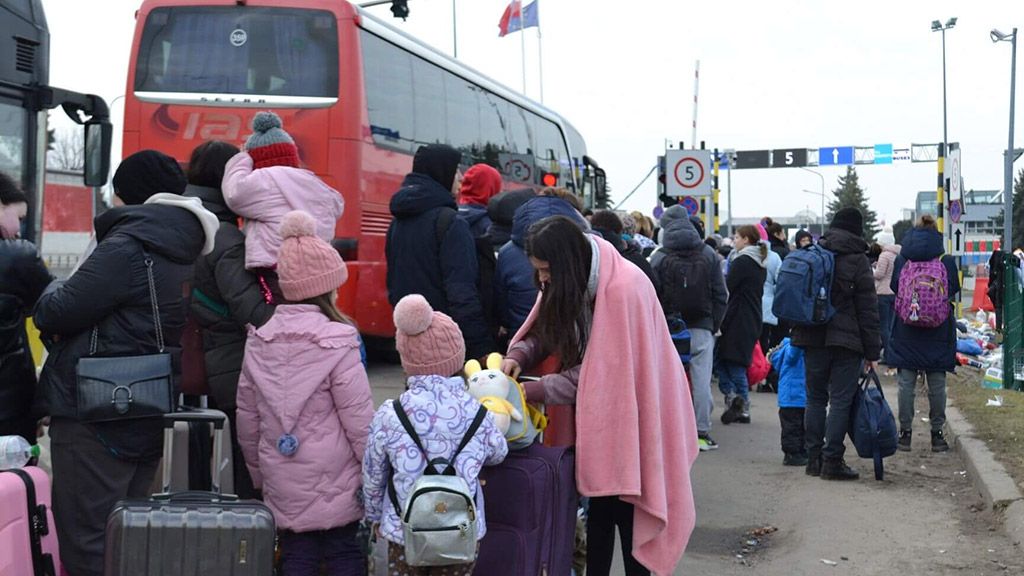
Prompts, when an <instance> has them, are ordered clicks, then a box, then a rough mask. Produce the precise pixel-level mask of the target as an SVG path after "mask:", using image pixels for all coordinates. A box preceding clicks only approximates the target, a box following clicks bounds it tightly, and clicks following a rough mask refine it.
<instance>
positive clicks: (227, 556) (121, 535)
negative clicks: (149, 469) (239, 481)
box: [104, 410, 276, 576]
mask: <svg viewBox="0 0 1024 576" xmlns="http://www.w3.org/2000/svg"><path fill="white" fill-rule="evenodd" d="M224 420H225V418H224V416H223V413H220V412H216V411H208V410H193V411H189V412H176V413H174V414H167V415H166V416H164V467H163V484H162V487H163V493H161V494H154V495H153V496H152V497H150V498H148V499H145V500H125V501H121V502H118V504H117V506H115V507H114V510H113V511H112V512H111V513H110V516H109V517H108V518H107V530H106V552H105V566H106V569H105V572H104V574H105V575H106V576H144V575H146V576H186V575H187V576H206V575H214V574H216V575H218V576H272V574H273V571H274V540H275V536H276V532H275V526H274V516H273V514H272V513H271V511H270V509H269V508H267V507H266V506H265V505H264V504H263V503H261V502H258V501H255V500H239V499H238V497H237V496H233V495H229V494H221V492H220V478H219V475H218V474H217V473H216V472H214V474H213V479H212V485H213V492H199V491H191V492H178V493H170V483H171V469H172V464H171V457H172V454H173V452H174V450H173V444H174V423H175V422H206V423H212V424H213V425H214V442H213V449H214V452H215V454H214V461H215V462H220V458H221V455H220V454H216V452H220V447H221V446H222V444H221V442H220V436H221V435H223V434H224V426H225V422H224Z"/></svg>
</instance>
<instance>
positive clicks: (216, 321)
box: [185, 140, 274, 498]
mask: <svg viewBox="0 0 1024 576" xmlns="http://www.w3.org/2000/svg"><path fill="white" fill-rule="evenodd" d="M237 153H238V148H236V147H235V146H234V145H232V144H228V143H227V142H221V141H217V140H211V141H208V142H204V143H202V144H200V145H199V146H197V147H196V148H195V150H193V151H192V157H191V159H190V160H189V164H188V174H187V176H188V186H186V187H185V196H186V197H195V198H199V200H201V201H202V203H203V207H204V208H206V209H207V210H209V211H210V212H211V213H213V215H214V216H216V217H217V220H218V221H219V224H220V226H219V227H218V228H217V236H216V240H215V241H214V246H213V252H211V253H209V254H207V255H205V256H200V257H199V259H198V260H196V265H195V272H194V274H195V276H194V278H193V281H192V294H191V296H192V301H191V306H190V310H189V313H190V314H191V316H192V318H193V319H194V320H195V322H196V324H197V325H198V326H199V327H200V329H201V331H202V344H203V350H202V352H203V358H202V361H203V364H204V366H205V367H206V380H207V384H208V386H209V388H210V394H211V395H212V396H213V400H214V405H215V406H216V407H217V409H218V410H221V411H223V412H224V413H225V414H226V415H227V417H228V426H229V431H230V433H231V449H232V465H233V472H234V484H235V491H234V493H235V494H237V495H238V496H239V497H240V498H255V497H256V496H257V492H256V489H255V488H254V487H253V485H252V478H251V477H250V475H249V469H248V467H247V466H246V465H245V458H244V456H243V455H242V450H241V447H240V446H239V443H238V439H237V433H236V427H235V396H236V395H237V392H238V377H239V375H240V374H241V372H242V359H243V357H244V356H245V339H246V337H247V334H248V332H247V330H246V325H250V324H251V325H252V326H254V327H256V328H259V327H260V326H263V325H264V324H266V323H267V321H268V320H270V317H271V316H272V315H273V314H274V306H273V305H272V304H268V303H267V301H266V299H265V298H264V296H263V292H262V291H261V290H260V284H259V279H258V278H257V277H256V275H255V274H253V273H252V272H249V271H248V270H246V269H245V236H244V235H243V234H242V231H241V230H240V229H239V228H238V216H237V215H236V214H235V213H233V212H232V211H231V209H229V208H228V206H227V204H226V203H225V202H224V194H223V192H221V189H220V183H221V181H222V180H223V179H224V166H225V165H226V164H227V161H228V160H230V159H231V157H232V156H234V155H235V154H237Z"/></svg>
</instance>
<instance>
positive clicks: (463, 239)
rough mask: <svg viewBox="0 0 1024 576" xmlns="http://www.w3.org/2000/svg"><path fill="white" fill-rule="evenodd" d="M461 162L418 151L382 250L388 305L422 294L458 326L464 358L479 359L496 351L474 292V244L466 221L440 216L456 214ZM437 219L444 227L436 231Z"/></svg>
mask: <svg viewBox="0 0 1024 576" xmlns="http://www.w3.org/2000/svg"><path fill="white" fill-rule="evenodd" d="M461 158H462V155H461V154H459V152H458V151H457V150H455V149H454V148H452V147H451V146H447V145H444V144H431V145H429V146H423V147H421V148H420V149H419V150H417V151H416V157H415V158H414V159H413V163H412V172H410V173H409V174H408V175H407V176H406V177H405V180H404V181H403V182H402V187H401V188H400V189H399V190H398V192H396V193H395V195H394V196H392V197H391V214H392V215H393V216H394V219H393V220H392V221H391V226H390V227H389V228H388V235H387V243H386V246H385V253H386V255H387V263H388V268H387V287H388V301H389V302H390V303H391V305H392V306H394V305H395V304H397V303H398V301H399V300H401V299H402V298H403V297H405V296H408V295H409V294H422V295H423V297H424V298H426V299H427V301H428V302H430V306H431V307H432V308H433V309H434V310H437V311H438V312H444V313H445V314H448V315H449V316H451V317H452V319H453V320H455V323H456V324H458V325H459V329H460V330H462V335H463V338H465V340H466V357H467V358H483V357H484V356H486V355H487V354H489V353H491V352H494V351H495V350H496V349H497V348H496V347H495V345H494V339H493V338H492V336H491V333H490V329H489V328H488V326H487V321H486V319H485V317H484V311H483V306H482V305H481V303H480V294H479V292H478V289H477V281H478V270H479V269H478V266H477V259H476V243H475V241H474V240H473V235H472V234H471V233H470V231H469V225H468V224H466V221H465V220H463V219H461V218H457V217H448V216H445V215H444V214H443V213H444V212H445V211H448V212H450V214H449V216H452V215H454V214H456V205H455V192H457V191H458V186H459V184H460V180H461V178H459V179H457V178H456V176H457V175H458V169H459V162H460V160H461ZM439 218H446V219H447V221H448V222H449V223H448V224H447V225H446V226H443V227H442V226H439V221H438V219H439ZM442 223H443V221H442ZM441 228H444V229H441Z"/></svg>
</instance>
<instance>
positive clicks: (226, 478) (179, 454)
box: [152, 409, 235, 494]
mask: <svg viewBox="0 0 1024 576" xmlns="http://www.w3.org/2000/svg"><path fill="white" fill-rule="evenodd" d="M210 412H211V413H216V414H220V415H222V416H223V417H224V418H227V415H226V414H224V413H223V412H221V411H219V410H212V409H210ZM194 426H196V423H194V422H181V421H179V422H175V423H174V442H173V443H172V444H173V446H174V448H173V449H172V450H173V452H174V454H172V458H171V460H172V461H173V462H174V463H175V464H174V467H173V468H172V469H171V482H170V489H167V487H165V485H164V483H163V482H164V480H163V470H164V468H163V464H164V463H163V461H161V463H160V467H159V468H157V471H156V477H155V478H153V488H152V490H153V493H154V494H156V493H159V492H164V493H166V492H184V491H186V490H190V489H195V488H204V489H205V488H206V487H205V486H189V478H192V477H194V474H193V472H194V470H192V469H191V468H192V467H193V466H196V465H198V464H199V463H198V462H197V461H196V460H195V459H193V458H192V457H191V450H192V448H193V446H192V442H191V441H190V440H191V438H190V435H191V434H193V433H194V432H193V427H194ZM203 427H204V428H206V429H208V430H209V429H210V426H209V424H206V425H203ZM214 441H215V442H218V443H220V445H221V449H220V454H221V456H220V459H219V460H217V459H215V458H214V459H211V462H210V464H208V466H213V465H215V464H214V462H220V464H219V472H220V491H221V492H222V493H225V494H234V493H235V472H234V464H233V463H232V461H231V459H232V451H231V435H230V434H221V435H219V436H218V435H214ZM205 472H206V471H205V470H204V471H203V473H204V474H205Z"/></svg>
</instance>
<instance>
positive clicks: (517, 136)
mask: <svg viewBox="0 0 1024 576" xmlns="http://www.w3.org/2000/svg"><path fill="white" fill-rule="evenodd" d="M510 112H511V114H509V115H508V117H507V118H505V133H506V134H508V139H509V144H510V145H511V147H512V149H511V150H509V152H513V153H515V154H532V153H533V134H532V132H533V127H532V126H530V118H529V117H530V116H532V115H533V114H532V113H531V112H527V111H526V110H524V109H522V108H520V107H519V106H516V105H515V104H512V105H510Z"/></svg>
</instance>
